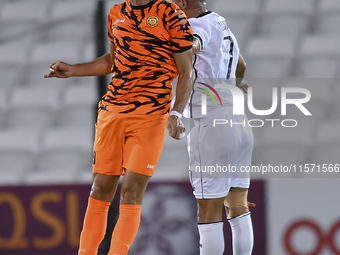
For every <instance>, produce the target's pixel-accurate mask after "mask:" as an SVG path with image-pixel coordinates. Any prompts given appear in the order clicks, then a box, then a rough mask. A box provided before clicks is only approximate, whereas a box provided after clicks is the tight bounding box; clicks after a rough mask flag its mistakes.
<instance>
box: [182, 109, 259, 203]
mask: <svg viewBox="0 0 340 255" xmlns="http://www.w3.org/2000/svg"><path fill="white" fill-rule="evenodd" d="M221 112H222V113H221ZM227 121H228V122H227ZM194 123H195V126H194V127H193V129H192V130H191V131H190V134H189V135H188V152H189V169H190V170H189V176H190V182H191V185H192V187H193V189H194V195H195V197H196V198H197V199H211V198H221V197H225V196H227V195H228V193H229V190H230V188H231V187H235V188H249V184H250V178H249V173H246V172H243V171H244V169H245V167H247V166H250V165H251V157H252V151H253V146H254V137H253V133H252V131H251V128H250V127H249V126H248V124H247V123H248V119H247V116H246V115H233V113H232V109H229V108H227V109H226V108H223V111H222V108H221V109H220V110H219V111H217V112H213V113H211V114H209V115H207V117H205V118H201V119H194ZM231 123H232V124H231ZM243 124H245V125H243Z"/></svg>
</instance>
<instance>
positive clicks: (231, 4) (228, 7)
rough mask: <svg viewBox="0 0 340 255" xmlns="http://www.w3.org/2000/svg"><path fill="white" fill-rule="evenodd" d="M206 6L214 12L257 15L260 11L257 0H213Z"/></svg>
mask: <svg viewBox="0 0 340 255" xmlns="http://www.w3.org/2000/svg"><path fill="white" fill-rule="evenodd" d="M208 8H209V9H210V10H212V11H214V12H218V13H219V14H220V13H224V14H227V13H229V14H248V15H258V14H259V12H260V1H259V0H238V1H233V0H214V1H210V2H208Z"/></svg>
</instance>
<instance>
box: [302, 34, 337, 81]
mask: <svg viewBox="0 0 340 255" xmlns="http://www.w3.org/2000/svg"><path fill="white" fill-rule="evenodd" d="M339 40H340V34H338V35H336V34H330V35H307V36H306V37H305V38H304V39H303V41H302V45H301V50H300V52H299V54H298V60H297V69H296V74H295V75H296V76H297V77H306V78H333V77H338V76H339V69H340V65H339V60H340V48H339V46H338V43H337V42H338V41H339Z"/></svg>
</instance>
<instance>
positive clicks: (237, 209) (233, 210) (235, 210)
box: [228, 205, 249, 218]
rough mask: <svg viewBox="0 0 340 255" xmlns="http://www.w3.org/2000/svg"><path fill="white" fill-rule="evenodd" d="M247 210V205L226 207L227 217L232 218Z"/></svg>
mask: <svg viewBox="0 0 340 255" xmlns="http://www.w3.org/2000/svg"><path fill="white" fill-rule="evenodd" d="M247 212H249V207H248V206H247V205H234V206H229V207H228V217H230V218H234V217H237V216H240V215H242V214H245V213H247Z"/></svg>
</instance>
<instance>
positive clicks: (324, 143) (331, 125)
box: [312, 121, 340, 165]
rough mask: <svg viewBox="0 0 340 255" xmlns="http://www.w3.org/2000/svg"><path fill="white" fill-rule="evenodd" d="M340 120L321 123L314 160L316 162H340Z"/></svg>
mask: <svg viewBox="0 0 340 255" xmlns="http://www.w3.org/2000/svg"><path fill="white" fill-rule="evenodd" d="M339 129H340V121H332V122H323V123H320V125H319V128H318V130H317V134H316V140H315V144H314V145H313V147H314V154H313V157H312V162H313V163H315V164H321V165H322V164H339V155H340V133H339Z"/></svg>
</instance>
